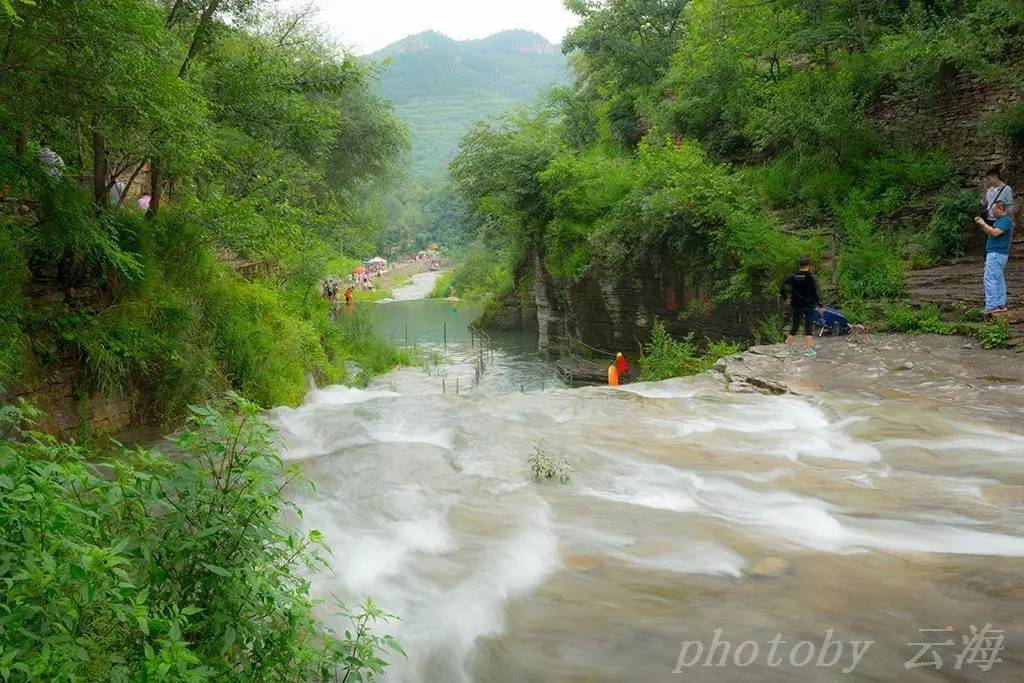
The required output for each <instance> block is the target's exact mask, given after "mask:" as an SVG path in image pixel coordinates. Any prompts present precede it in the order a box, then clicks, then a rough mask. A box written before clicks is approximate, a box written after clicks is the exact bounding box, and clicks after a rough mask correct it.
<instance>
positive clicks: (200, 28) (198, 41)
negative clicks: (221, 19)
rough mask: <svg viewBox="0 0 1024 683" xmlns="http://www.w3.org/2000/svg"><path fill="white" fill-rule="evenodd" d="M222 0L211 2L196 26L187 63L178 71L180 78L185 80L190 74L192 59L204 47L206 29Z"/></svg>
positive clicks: (186, 57)
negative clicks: (201, 46) (189, 68)
mask: <svg viewBox="0 0 1024 683" xmlns="http://www.w3.org/2000/svg"><path fill="white" fill-rule="evenodd" d="M221 2H222V0H210V3H209V4H208V5H207V6H206V8H205V9H204V10H203V13H202V15H201V16H200V17H199V24H198V25H197V26H196V32H195V33H193V34H192V44H191V45H189V46H188V54H187V55H186V56H185V61H184V62H182V63H181V68H180V69H178V78H184V77H185V74H187V73H188V67H189V65H191V64H192V59H193V58H194V57H195V56H196V53H197V52H199V47H200V45H202V42H203V36H204V35H205V34H206V29H207V27H208V26H209V25H210V21H212V20H213V15H214V13H215V12H216V11H217V8H218V7H220V3H221Z"/></svg>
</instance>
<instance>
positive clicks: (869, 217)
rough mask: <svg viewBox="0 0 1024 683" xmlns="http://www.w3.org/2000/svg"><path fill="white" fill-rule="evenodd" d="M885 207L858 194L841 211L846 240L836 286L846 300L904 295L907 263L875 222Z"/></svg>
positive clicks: (837, 268)
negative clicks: (904, 275)
mask: <svg viewBox="0 0 1024 683" xmlns="http://www.w3.org/2000/svg"><path fill="white" fill-rule="evenodd" d="M881 210H882V208H881V207H880V206H879V205H878V204H877V203H874V202H871V201H869V200H867V199H866V198H865V197H864V196H863V195H862V194H860V193H854V194H853V195H851V197H850V198H849V199H848V200H847V201H846V203H845V204H844V205H843V206H842V207H841V208H840V210H839V215H840V220H841V222H842V225H843V241H842V244H841V246H840V248H839V254H838V256H837V258H836V287H837V288H838V290H839V294H840V295H841V296H842V298H843V300H844V301H851V300H856V299H885V298H892V297H895V296H899V295H900V294H902V293H903V287H904V282H903V264H902V262H901V261H900V256H899V253H898V252H897V250H896V248H895V247H894V245H893V243H892V241H891V239H886V238H884V237H882V236H880V235H879V234H878V233H877V232H876V230H875V224H874V219H875V216H877V215H878V213H879V212H880V211H881Z"/></svg>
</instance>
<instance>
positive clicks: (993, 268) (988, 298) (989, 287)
mask: <svg viewBox="0 0 1024 683" xmlns="http://www.w3.org/2000/svg"><path fill="white" fill-rule="evenodd" d="M1009 258H1010V257H1009V256H1007V255H1006V254H997V253H996V252H994V251H993V252H989V253H988V254H986V255H985V308H986V309H993V308H998V307H1000V306H1005V305H1006V276H1005V275H1004V274H1003V271H1004V270H1005V269H1006V262H1007V261H1008V260H1009Z"/></svg>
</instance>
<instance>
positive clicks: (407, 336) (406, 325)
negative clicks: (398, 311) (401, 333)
mask: <svg viewBox="0 0 1024 683" xmlns="http://www.w3.org/2000/svg"><path fill="white" fill-rule="evenodd" d="M405 348H409V323H406V324H405Z"/></svg>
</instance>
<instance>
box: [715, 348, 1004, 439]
mask: <svg viewBox="0 0 1024 683" xmlns="http://www.w3.org/2000/svg"><path fill="white" fill-rule="evenodd" d="M815 343H816V347H817V350H818V356H817V357H816V358H805V357H804V356H803V355H802V354H800V353H798V352H796V351H793V352H790V350H789V349H787V348H786V347H785V346H783V345H772V346H753V347H751V348H749V349H747V350H746V351H745V352H743V353H741V354H737V355H735V356H729V357H727V358H723V359H722V360H720V361H719V362H718V364H717V365H716V366H715V368H714V371H713V373H714V374H716V375H718V376H719V377H721V378H722V379H724V380H725V381H726V383H727V384H728V386H729V388H730V389H731V390H736V391H759V392H762V393H771V394H796V395H808V396H813V395H817V394H826V393H827V394H847V395H856V396H858V397H868V398H875V399H879V400H882V399H895V400H901V399H913V400H917V401H933V402H936V403H942V404H950V403H955V404H962V405H963V407H964V411H965V412H971V411H982V412H993V411H996V412H997V411H999V409H1000V408H1013V409H1016V410H1024V355H1022V354H1021V353H1018V352H1015V351H1009V350H986V349H983V348H981V346H980V344H979V343H978V342H977V341H976V340H973V339H969V338H966V337H957V336H942V335H931V334H923V335H915V336H910V335H898V334H861V335H855V336H849V337H836V338H821V339H816V340H815ZM1006 428H1008V429H1013V430H1015V431H1017V430H1019V429H1020V425H1012V424H1009V423H1007V424H1006Z"/></svg>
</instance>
